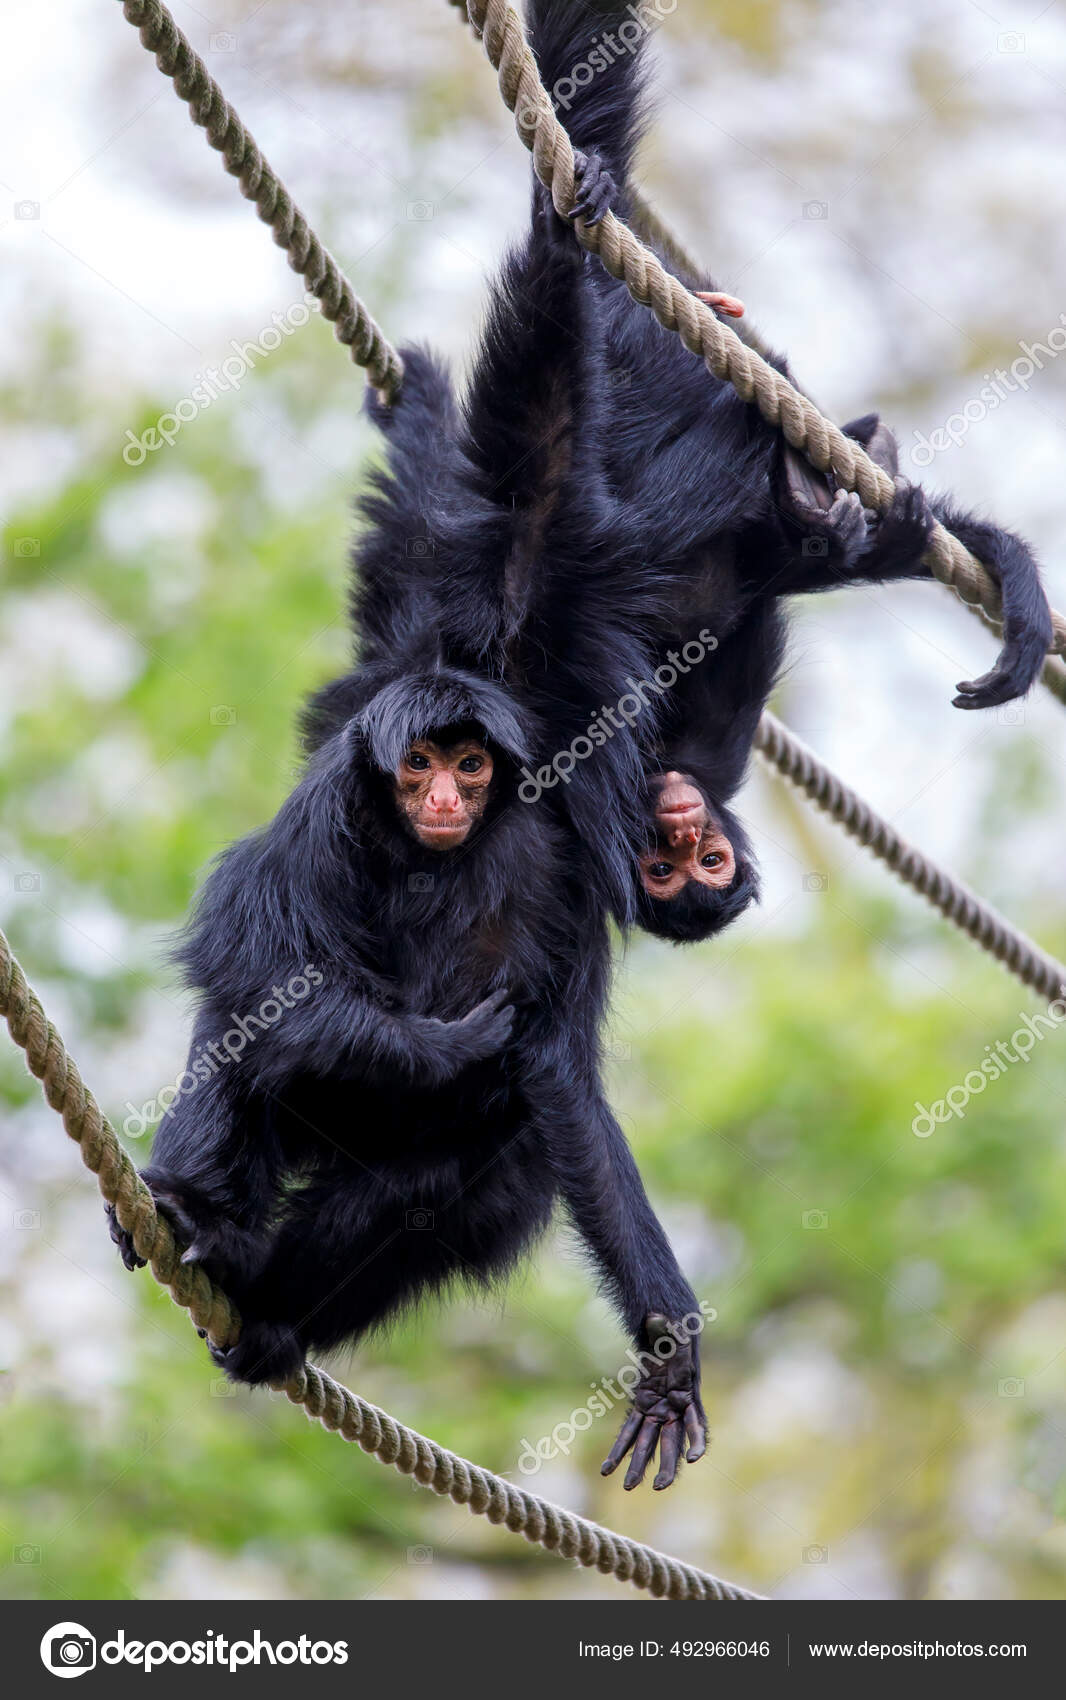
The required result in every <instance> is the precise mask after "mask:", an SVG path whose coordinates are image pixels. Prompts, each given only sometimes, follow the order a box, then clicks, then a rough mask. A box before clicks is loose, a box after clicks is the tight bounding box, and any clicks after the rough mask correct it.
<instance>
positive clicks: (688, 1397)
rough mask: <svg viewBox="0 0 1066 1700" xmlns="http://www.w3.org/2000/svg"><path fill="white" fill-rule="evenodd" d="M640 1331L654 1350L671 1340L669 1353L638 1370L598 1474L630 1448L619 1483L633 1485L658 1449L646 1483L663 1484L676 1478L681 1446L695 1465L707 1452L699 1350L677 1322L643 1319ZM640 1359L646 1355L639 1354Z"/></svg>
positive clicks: (655, 1317)
mask: <svg viewBox="0 0 1066 1700" xmlns="http://www.w3.org/2000/svg"><path fill="white" fill-rule="evenodd" d="M644 1331H645V1334H646V1335H647V1338H648V1343H649V1346H650V1347H651V1348H652V1349H653V1350H654V1348H655V1346H656V1343H657V1342H658V1341H664V1340H670V1341H672V1342H673V1347H674V1349H673V1351H672V1352H671V1353H670V1354H669V1355H664V1356H663V1357H662V1358H659V1357H658V1356H657V1355H656V1361H655V1362H653V1363H652V1364H651V1365H650V1366H647V1367H645V1369H644V1372H643V1374H642V1376H641V1378H640V1381H639V1382H638V1383H637V1385H636V1387H635V1389H634V1391H633V1404H632V1406H631V1408H630V1411H629V1415H628V1416H627V1417H626V1420H625V1422H624V1423H623V1424H622V1427H621V1429H620V1430H619V1433H618V1439H617V1440H616V1441H615V1443H614V1445H613V1446H612V1447H611V1450H610V1452H609V1453H608V1454H607V1457H606V1459H605V1460H604V1463H603V1465H602V1466H601V1469H600V1474H601V1475H604V1476H609V1475H611V1474H612V1472H613V1471H614V1470H616V1469H617V1468H618V1466H619V1464H620V1463H621V1462H622V1459H623V1458H624V1457H625V1455H626V1453H627V1452H628V1451H629V1450H630V1448H632V1451H633V1456H632V1458H631V1459H630V1460H629V1468H628V1470H627V1471H626V1475H625V1481H624V1482H623V1484H622V1485H623V1487H625V1488H627V1489H631V1488H635V1487H639V1486H640V1484H641V1482H642V1481H643V1480H644V1472H645V1471H646V1470H647V1467H648V1463H649V1461H650V1459H651V1458H652V1456H653V1455H654V1452H655V1448H656V1446H658V1448H659V1473H658V1475H657V1476H656V1477H655V1480H654V1482H653V1483H652V1486H653V1487H654V1488H656V1489H657V1490H660V1491H661V1490H662V1489H663V1488H668V1487H669V1486H670V1485H671V1483H672V1482H673V1481H674V1479H675V1477H676V1476H677V1466H678V1464H679V1463H680V1461H681V1453H682V1450H683V1448H684V1447H685V1446H686V1444H687V1447H688V1450H687V1452H686V1453H685V1456H686V1459H687V1461H688V1463H690V1464H695V1462H696V1460H697V1459H699V1458H702V1457H703V1454H704V1453H705V1452H706V1450H707V1419H706V1417H705V1416H704V1413H703V1406H702V1404H701V1403H700V1371H699V1353H698V1350H697V1345H696V1341H695V1340H694V1339H693V1338H692V1337H691V1336H690V1335H689V1334H688V1333H687V1331H686V1330H685V1329H684V1327H683V1326H681V1325H679V1324H677V1323H670V1322H668V1321H667V1319H666V1317H665V1316H658V1315H655V1314H653V1315H651V1316H646V1317H645V1319H644ZM644 1355H645V1357H647V1356H650V1355H651V1354H650V1353H647V1354H644Z"/></svg>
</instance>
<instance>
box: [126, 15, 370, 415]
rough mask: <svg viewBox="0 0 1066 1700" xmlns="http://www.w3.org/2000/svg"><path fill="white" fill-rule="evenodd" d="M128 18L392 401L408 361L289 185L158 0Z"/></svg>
mask: <svg viewBox="0 0 1066 1700" xmlns="http://www.w3.org/2000/svg"><path fill="white" fill-rule="evenodd" d="M122 10H123V13H124V14H125V16H126V18H127V20H128V21H129V22H130V23H131V24H132V25H133V26H134V28H135V29H136V30H137V31H138V33H139V35H140V38H141V41H142V43H143V45H144V46H145V47H146V48H147V49H148V51H149V52H150V53H154V54H155V62H156V64H157V65H158V67H159V69H160V70H161V71H162V72H163V74H164V76H167V77H169V78H170V80H171V82H172V83H173V84H174V88H175V90H176V91H177V93H178V94H179V95H180V96H181V98H182V100H184V101H187V102H188V106H189V115H190V117H191V118H192V121H193V123H194V124H199V126H200V127H201V129H203V130H205V131H206V132H207V139H208V141H209V142H210V144H211V146H212V147H213V148H217V150H218V152H219V153H220V154H221V155H222V159H223V163H224V165H225V167H226V170H227V171H228V172H229V173H230V175H231V176H232V177H236V179H237V181H238V183H239V184H240V188H241V194H242V195H244V196H245V197H246V198H247V199H248V200H249V201H254V202H255V210H256V212H257V213H258V214H259V217H260V218H261V219H262V220H263V222H264V224H269V226H270V228H271V230H272V231H273V234H274V241H275V242H276V243H277V244H278V247H279V248H284V249H285V251H286V253H287V254H288V258H289V264H290V266H291V267H292V269H293V271H294V272H298V273H299V274H300V276H301V277H302V278H303V279H304V281H305V283H306V284H307V287H308V289H309V290H310V291H311V294H312V295H315V296H317V298H318V300H319V301H320V302H321V305H322V316H323V318H326V319H328V320H329V321H330V323H331V324H332V325H333V332H334V335H335V336H336V338H337V341H338V342H341V343H344V344H345V346H346V347H347V348H348V349H350V351H351V356H352V359H353V360H354V361H355V363H356V364H357V365H359V366H365V367H366V371H367V375H368V377H369V379H370V381H371V383H372V384H374V386H375V387H376V388H377V389H379V390H380V391H381V393H382V395H383V396H385V398H386V399H387V400H390V401H391V400H393V399H394V398H395V396H396V395H397V394H398V392H399V388H400V384H401V382H402V380H403V362H402V361H401V359H400V356H399V354H398V353H397V352H396V350H395V348H393V346H392V344H391V343H390V342H389V341H388V339H387V338H386V336H385V334H384V332H383V331H382V330H381V327H380V326H379V325H377V324H376V323H375V322H374V320H373V319H372V318H371V316H370V313H369V312H368V310H367V308H366V307H365V305H364V304H363V302H362V301H360V299H359V297H358V296H357V295H356V293H355V290H354V289H353V288H352V285H351V283H350V281H349V279H348V278H347V277H346V276H345V275H344V273H343V271H342V270H341V268H340V266H339V265H338V264H337V262H336V260H335V259H334V258H333V255H332V254H331V253H330V252H329V250H328V248H325V247H324V246H323V245H322V243H321V242H320V241H319V239H318V237H317V236H316V235H315V233H314V231H313V230H312V229H311V227H310V225H309V224H308V222H307V220H306V218H305V217H304V215H303V213H302V212H301V211H300V209H299V207H298V206H297V205H296V203H295V201H294V200H293V198H292V196H291V195H290V194H289V191H288V190H287V189H286V187H285V185H284V183H282V182H281V180H280V178H279V177H278V176H277V175H276V174H275V172H274V171H273V170H272V168H271V167H270V166H269V165H268V164H267V162H266V160H265V159H264V158H263V155H262V154H261V153H260V151H259V148H258V147H257V145H256V142H255V139H254V137H253V136H252V135H251V134H250V133H249V132H248V131H247V130H246V129H245V127H244V125H243V124H242V123H241V121H240V119H239V118H238V116H237V114H236V112H234V110H233V108H232V106H230V104H229V102H228V101H227V100H226V97H225V96H224V94H223V93H222V90H221V89H220V88H219V86H218V84H217V83H216V82H215V80H214V78H213V77H212V76H211V75H210V73H209V71H208V69H207V67H206V65H205V64H204V62H203V60H202V59H201V58H200V57H199V55H198V54H197V53H195V52H194V50H193V48H192V46H191V44H190V42H189V41H188V39H187V37H186V36H184V35H183V34H182V32H181V30H180V29H179V28H178V26H177V24H176V23H175V22H174V19H173V18H172V17H171V15H170V12H169V11H168V10H167V8H166V6H164V5H162V4H161V3H160V0H123V6H122Z"/></svg>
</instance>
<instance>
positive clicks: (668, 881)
mask: <svg viewBox="0 0 1066 1700" xmlns="http://www.w3.org/2000/svg"><path fill="white" fill-rule="evenodd" d="M655 784H656V786H657V791H656V795H655V840H656V842H655V849H654V850H649V851H647V852H646V853H645V854H644V855H643V856H642V857H641V858H640V877H641V881H642V883H643V886H644V890H645V891H646V892H647V893H648V895H649V896H650V897H657V898H669V897H676V896H677V894H678V892H680V891H683V890H684V889H685V886H686V885H687V884H688V882H689V881H690V880H693V881H694V882H695V883H696V884H697V885H709V886H714V887H716V888H718V889H719V890H721V889H724V888H725V887H726V886H728V885H730V884H731V883H732V880H733V876H734V874H735V873H736V871H737V860H736V856H735V855H734V854H733V846H732V845H731V844H730V842H729V840H728V838H727V837H726V835H725V833H724V832H723V831H722V829H721V827H720V826H719V825H718V823H717V821H716V820H715V818H714V816H713V815H712V814H711V811H710V809H709V808H708V807H707V802H706V799H705V797H704V795H703V792H702V791H701V790H700V789H699V787H698V785H696V784H694V783H693V781H692V780H691V779H689V778H687V777H686V776H685V774H683V773H664V774H663V775H662V776H661V778H659V779H658V780H656V781H655Z"/></svg>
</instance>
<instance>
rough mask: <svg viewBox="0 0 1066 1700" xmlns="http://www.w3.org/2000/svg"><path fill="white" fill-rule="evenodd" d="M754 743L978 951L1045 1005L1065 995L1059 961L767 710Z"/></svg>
mask: <svg viewBox="0 0 1066 1700" xmlns="http://www.w3.org/2000/svg"><path fill="white" fill-rule="evenodd" d="M755 748H756V749H757V750H758V752H759V754H760V755H761V756H762V757H763V759H764V760H765V761H766V762H767V763H768V765H769V766H771V767H773V768H776V770H777V772H778V773H780V774H783V775H784V777H785V778H786V779H787V780H789V782H790V783H791V784H792V785H794V786H795V787H796V789H797V790H798V791H802V792H803V793H804V795H805V796H807V797H809V798H810V800H811V802H813V803H815V804H817V806H818V808H820V809H822V810H824V812H825V813H826V814H827V815H830V816H831V817H832V819H833V820H835V821H836V822H837V823H838V825H840V826H842V827H843V828H844V831H845V832H847V833H849V834H850V835H851V837H852V838H854V839H857V840H858V842H859V843H860V844H862V845H865V847H866V849H867V850H870V851H872V853H873V854H874V855H875V856H877V857H878V858H879V859H880V860H881V861H882V862H884V863H886V864H887V866H888V867H890V868H891V869H892V872H893V873H894V874H896V875H897V876H898V878H899V879H901V880H903V882H904V883H905V884H906V885H909V886H913V888H914V890H915V891H917V892H920V894H921V895H922V897H924V898H925V899H926V901H927V902H929V903H931V904H932V905H933V907H934V909H939V910H940V913H941V914H942V915H945V916H946V917H947V919H948V920H949V921H952V922H954V924H955V926H956V927H959V928H960V929H961V930H962V931H963V932H964V933H968V934H969V936H970V938H972V939H974V940H975V941H976V942H977V943H978V944H979V945H980V946H981V949H982V950H986V951H988V953H989V955H990V956H994V957H995V958H996V960H997V961H998V962H1002V964H1003V966H1004V967H1005V968H1006V969H1008V970H1009V972H1010V973H1011V974H1014V975H1015V976H1016V977H1017V978H1018V979H1019V980H1020V981H1021V982H1022V984H1023V985H1024V986H1029V987H1031V988H1032V990H1033V991H1035V992H1039V993H1040V994H1041V996H1042V997H1044V998H1046V999H1047V1000H1048V1002H1049V1003H1051V1002H1053V1001H1054V1000H1055V999H1056V998H1061V997H1063V996H1064V995H1066V966H1064V965H1063V964H1062V963H1061V962H1057V961H1056V960H1055V958H1054V957H1053V956H1048V955H1047V954H1046V952H1045V951H1042V950H1041V949H1040V947H1039V945H1036V944H1034V943H1033V941H1032V939H1029V938H1026V936H1025V934H1024V933H1021V932H1019V931H1018V930H1017V928H1015V927H1012V926H1011V924H1010V922H1009V921H1007V920H1005V919H1004V917H1003V916H1002V915H1000V914H998V913H997V911H996V910H995V909H993V908H992V907H991V906H990V905H989V904H987V903H983V902H982V901H981V899H980V898H979V897H978V896H976V894H975V893H974V892H972V891H971V890H970V889H969V887H968V886H966V885H963V883H962V882H961V880H956V879H953V878H952V877H951V875H950V874H947V873H945V872H944V870H943V868H939V867H938V866H937V864H936V863H935V862H932V861H930V860H929V858H928V857H927V856H923V854H922V852H921V851H920V850H916V849H915V847H914V845H913V844H908V843H907V841H906V839H904V838H901V837H900V835H899V833H898V832H897V831H896V829H895V827H893V826H892V825H890V823H889V822H888V821H886V820H885V819H884V818H883V817H882V816H881V815H879V814H877V813H876V811H875V810H874V809H872V808H871V807H870V805H869V804H868V803H865V802H863V800H862V798H861V797H860V796H858V795H857V794H856V793H855V792H854V791H852V790H850V789H849V787H848V786H847V785H845V784H844V783H843V781H842V780H840V779H838V778H837V776H836V774H835V773H832V772H830V770H829V768H827V767H824V766H823V764H822V763H821V762H820V761H819V760H818V757H817V756H816V755H814V754H813V753H812V752H811V751H810V750H809V749H808V748H807V746H806V744H803V743H801V742H800V740H799V739H798V738H796V737H794V736H793V734H792V733H791V732H789V731H788V729H787V728H786V727H785V726H783V725H782V724H781V722H780V720H778V719H777V716H776V715H773V714H771V713H769V711H767V713H765V714H764V715H763V717H762V719H761V721H760V722H759V729H758V732H757V733H756V735H755Z"/></svg>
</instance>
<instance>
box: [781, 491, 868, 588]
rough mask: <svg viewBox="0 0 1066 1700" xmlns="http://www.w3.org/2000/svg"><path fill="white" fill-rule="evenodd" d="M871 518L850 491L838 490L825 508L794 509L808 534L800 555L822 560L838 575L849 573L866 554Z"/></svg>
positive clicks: (813, 505) (858, 499) (859, 498)
mask: <svg viewBox="0 0 1066 1700" xmlns="http://www.w3.org/2000/svg"><path fill="white" fill-rule="evenodd" d="M874 518H875V516H874V515H873V514H872V513H871V512H870V511H869V509H868V508H864V507H863V505H862V497H861V496H857V495H856V494H855V492H854V491H853V490H838V491H837V493H836V496H835V497H834V499H833V501H832V503H831V505H830V506H829V507H828V508H821V507H818V506H816V505H815V504H813V503H812V504H811V505H810V506H807V507H802V508H801V507H799V506H798V505H797V508H796V519H797V520H798V521H799V524H800V525H801V526H802V527H803V529H804V530H805V531H806V533H807V536H806V537H805V538H804V540H803V553H804V554H805V555H811V556H815V557H817V556H821V557H822V558H823V559H824V560H826V561H828V562H830V563H831V564H832V565H833V566H834V567H836V568H837V570H838V571H840V572H842V573H846V572H850V571H851V569H852V568H853V567H855V566H857V565H858V562H859V560H860V559H861V557H862V556H863V554H864V553H865V552H866V548H867V544H868V542H869V537H870V524H871V521H872V520H873V519H874Z"/></svg>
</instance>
